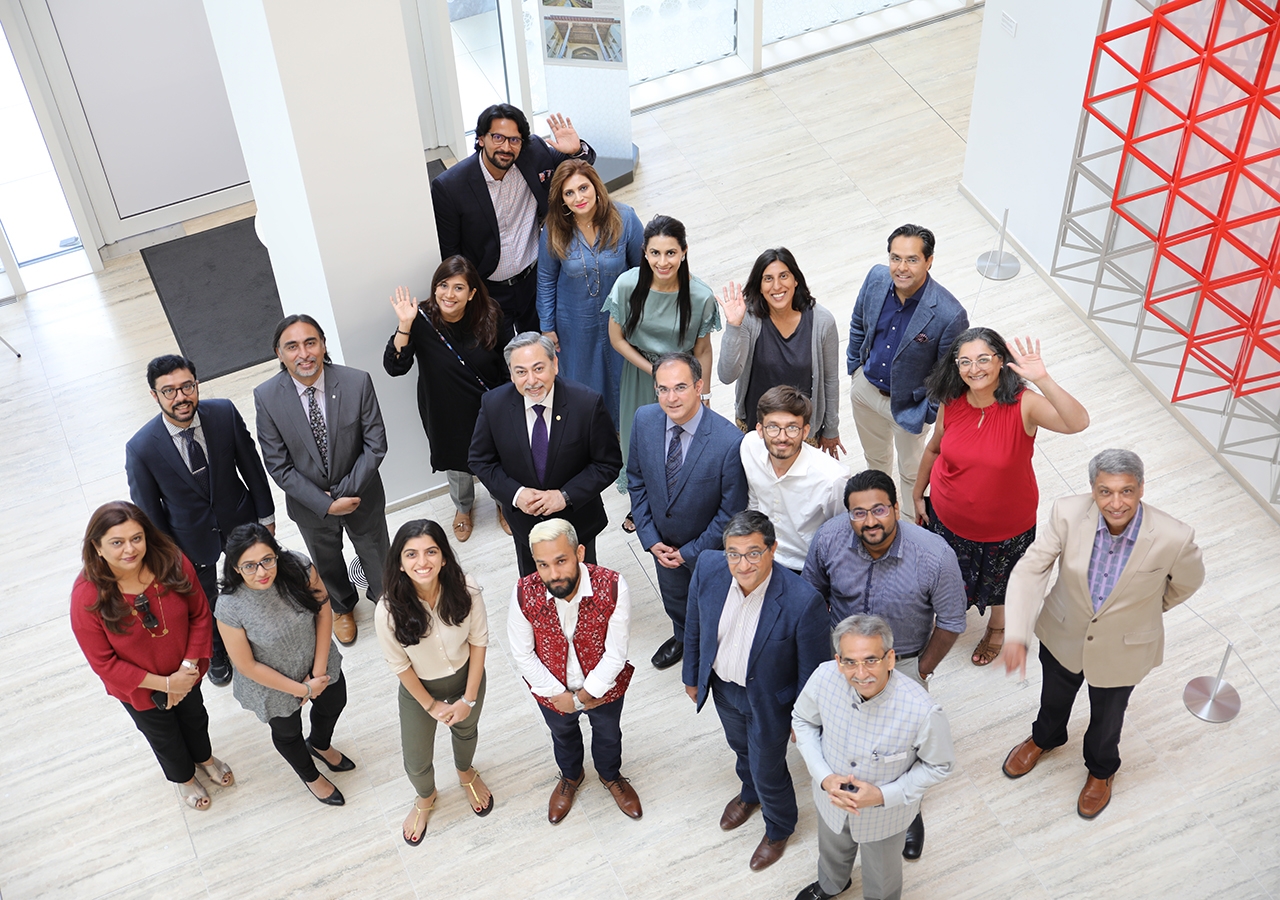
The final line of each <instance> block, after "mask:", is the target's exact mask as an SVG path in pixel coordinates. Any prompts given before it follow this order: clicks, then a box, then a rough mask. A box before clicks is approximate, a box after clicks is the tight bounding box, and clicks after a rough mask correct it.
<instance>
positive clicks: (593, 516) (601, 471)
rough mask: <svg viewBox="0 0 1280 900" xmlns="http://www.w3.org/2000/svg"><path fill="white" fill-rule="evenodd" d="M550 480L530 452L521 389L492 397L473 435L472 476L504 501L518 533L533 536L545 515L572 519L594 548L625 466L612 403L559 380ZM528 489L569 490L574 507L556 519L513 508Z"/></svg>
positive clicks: (553, 409)
mask: <svg viewBox="0 0 1280 900" xmlns="http://www.w3.org/2000/svg"><path fill="white" fill-rule="evenodd" d="M550 415H551V422H550V423H549V424H550V425H551V432H550V435H549V443H548V444H547V471H546V477H545V478H544V479H543V480H542V481H541V482H539V481H538V476H537V474H536V473H535V472H534V469H533V452H532V451H531V450H530V449H529V428H528V425H527V419H526V418H525V411H524V397H522V396H521V395H520V392H519V391H518V390H516V386H515V385H514V384H510V383H508V384H504V385H503V386H502V387H500V388H495V389H494V390H491V391H489V392H487V393H486V394H485V395H484V397H482V398H481V400H480V416H479V417H478V418H477V419H476V430H475V432H474V433H473V434H472V436H471V456H470V459H469V462H470V464H471V471H472V472H474V473H475V474H476V476H477V477H478V478H479V479H480V480H481V481H482V482H483V483H484V486H485V487H486V488H488V489H489V493H490V494H491V495H492V496H493V498H494V499H495V500H497V501H498V502H499V503H501V504H502V511H503V514H504V515H506V517H507V522H508V523H510V525H511V528H512V529H513V530H515V531H517V532H518V533H520V534H524V535H527V534H528V533H529V531H530V529H532V528H533V526H534V525H536V524H537V523H538V522H539V521H541V520H542V519H545V518H563V519H568V520H569V521H570V522H571V523H572V524H573V527H574V528H575V529H576V530H577V532H578V540H579V541H581V542H582V543H586V542H587V541H588V540H590V539H591V538H593V537H595V536H596V535H597V534H599V533H600V532H601V531H603V530H604V527H605V526H606V525H607V524H609V518H608V516H607V515H605V511H604V501H603V500H601V499H600V492H601V491H603V490H604V489H605V488H607V487H608V486H609V485H611V484H613V483H614V481H615V480H616V479H617V477H618V470H619V469H621V468H622V448H621V447H620V446H619V445H618V436H617V434H616V433H615V432H614V430H613V420H611V419H610V418H609V413H608V411H607V410H606V409H605V407H604V398H603V397H601V396H600V395H599V394H597V393H596V392H595V391H593V390H591V388H589V387H587V386H586V385H585V384H579V383H578V382H576V381H569V380H567V379H565V378H560V377H559V376H557V377H556V387H555V395H554V396H553V397H552V402H551V413H550ZM521 487H530V488H536V489H538V490H562V491H565V492H566V493H568V495H569V506H568V507H566V508H565V509H564V510H562V511H560V512H558V513H556V514H555V515H554V516H530V515H526V514H525V513H523V512H521V511H520V510H518V509H516V508H515V507H514V506H512V504H511V501H512V499H513V498H514V497H515V495H516V491H517V490H519V489H520V488H521Z"/></svg>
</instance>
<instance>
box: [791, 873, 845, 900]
mask: <svg viewBox="0 0 1280 900" xmlns="http://www.w3.org/2000/svg"><path fill="white" fill-rule="evenodd" d="M851 887H853V879H852V878H850V879H849V880H848V881H846V882H845V883H844V887H842V888H840V893H842V894H843V893H844V892H845V891H847V890H849V888H851ZM834 896H835V894H828V893H827V892H826V891H824V890H823V889H822V885H821V884H819V883H818V882H816V881H815V882H814V883H813V884H811V885H808V886H807V887H806V888H804V890H802V891H801V892H800V893H798V894H796V900H830V898H832V897H834Z"/></svg>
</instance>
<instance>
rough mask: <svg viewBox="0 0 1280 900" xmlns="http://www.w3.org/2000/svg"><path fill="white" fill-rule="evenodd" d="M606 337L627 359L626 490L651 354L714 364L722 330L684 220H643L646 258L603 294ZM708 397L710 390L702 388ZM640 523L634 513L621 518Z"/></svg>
mask: <svg viewBox="0 0 1280 900" xmlns="http://www.w3.org/2000/svg"><path fill="white" fill-rule="evenodd" d="M604 311H605V312H608V313H609V316H610V321H609V342H610V343H611V344H613V348H614V349H615V350H617V351H618V352H619V353H620V354H622V358H623V359H624V360H625V361H626V362H628V363H630V365H627V366H623V368H622V383H621V387H620V391H619V403H618V433H619V437H620V441H621V444H622V472H621V473H620V475H619V478H618V490H619V491H625V490H626V487H627V485H626V471H627V454H628V451H629V450H630V448H631V447H630V445H631V423H632V420H633V419H634V418H635V414H636V410H637V409H639V408H640V407H641V406H644V405H645V404H646V403H656V402H658V398H657V395H656V394H654V389H653V361H654V360H655V359H657V358H658V357H659V356H661V355H662V354H664V353H675V352H679V351H683V352H687V353H692V354H693V355H694V356H696V357H697V358H698V362H699V363H701V364H702V371H703V372H706V373H710V372H711V332H713V331H719V330H720V308H719V306H717V305H716V294H715V291H713V290H712V289H711V288H710V287H709V286H708V285H707V283H706V282H705V281H703V280H702V279H701V278H697V277H694V276H693V275H691V274H690V273H689V242H688V240H687V238H686V236H685V228H684V224H683V223H682V222H680V221H679V220H678V219H673V218H671V217H670V216H654V217H653V218H652V219H650V220H649V224H648V225H646V226H645V227H644V263H643V264H641V265H639V266H637V267H636V268H634V269H630V270H628V271H626V272H623V273H622V274H621V275H620V276H618V280H617V281H616V282H614V285H613V290H612V291H610V292H609V298H608V300H607V301H606V302H605V305H604ZM702 399H703V402H706V403H709V402H710V400H711V394H710V392H709V391H706V390H705V388H704V393H703V396H702ZM622 527H623V528H624V529H625V530H627V531H635V524H634V523H633V522H632V521H631V516H630V514H628V515H627V521H626V522H625V523H623V526H622Z"/></svg>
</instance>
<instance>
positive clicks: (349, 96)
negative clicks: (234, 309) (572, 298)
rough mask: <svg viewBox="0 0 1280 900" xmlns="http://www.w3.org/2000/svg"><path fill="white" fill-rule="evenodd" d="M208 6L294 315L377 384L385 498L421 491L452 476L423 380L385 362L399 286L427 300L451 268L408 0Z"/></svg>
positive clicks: (286, 0) (261, 229) (215, 0)
mask: <svg viewBox="0 0 1280 900" xmlns="http://www.w3.org/2000/svg"><path fill="white" fill-rule="evenodd" d="M205 13H206V15H207V16H208V19H209V28H210V31H211V32H212V33H213V40H214V45H215V47H216V49H217V53H218V62H219V65H220V66H221V68H222V76H223V80H224V81H225V83H226V87H227V96H228V98H229V99H230V101H231V110H232V114H233V115H234V117H235V123H236V129H237V130H238V132H239V135H240V145H241V148H242V150H243V151H244V158H245V164H246V165H247V167H248V170H249V178H250V181H251V183H252V185H253V193H254V198H255V199H256V201H257V204H258V217H259V220H258V234H259V236H260V237H261V238H262V240H263V243H264V244H265V245H266V247H267V250H268V251H269V252H270V254H271V265H272V268H273V269H274V270H275V276H276V283H277V285H278V286H279V289H280V299H281V301H282V304H283V306H284V311H285V313H286V314H291V313H302V312H305V313H309V314H310V315H312V316H314V317H315V318H316V319H317V320H318V321H319V322H320V323H321V324H322V325H323V326H324V329H325V333H326V336H327V338H328V345H329V352H330V354H331V355H332V357H333V359H334V361H335V362H339V363H342V364H344V365H348V366H354V367H356V368H359V369H364V370H366V371H368V372H370V373H371V374H372V375H373V380H374V384H375V386H376V388H377V392H378V400H379V402H380V403H381V406H382V414H383V418H384V419H385V420H386V424H387V440H388V443H389V445H390V450H389V451H388V453H387V458H386V460H385V461H384V462H383V465H382V477H383V480H384V481H385V482H386V488H387V498H388V500H389V501H390V502H395V501H396V500H397V499H403V498H406V497H410V496H413V495H415V494H418V493H420V492H422V491H424V490H426V489H427V488H429V487H430V486H432V485H434V484H438V483H440V482H441V481H442V480H443V477H442V476H439V475H433V474H432V473H431V470H430V466H429V464H428V459H429V457H428V449H427V441H426V436H425V435H424V434H423V432H422V425H421V420H420V419H419V417H418V409H417V399H416V396H417V395H416V377H417V373H416V370H415V372H414V373H413V374H412V375H410V376H406V377H403V378H398V379H394V380H393V379H391V378H389V377H388V376H387V375H386V373H385V372H384V371H383V369H382V353H383V348H384V346H385V344H386V341H387V338H388V337H389V336H390V335H391V333H392V331H394V330H395V324H396V319H395V315H394V314H393V312H392V309H391V303H390V299H389V298H390V296H391V293H392V291H393V290H394V288H395V286H396V285H398V284H407V285H409V286H410V288H411V289H412V290H413V291H414V293H415V294H416V295H417V296H418V297H422V296H424V295H425V293H426V291H427V289H428V287H429V284H428V282H429V280H430V278H431V273H432V272H433V271H434V269H435V266H436V265H437V264H438V263H439V261H440V254H439V244H438V243H437V240H436V231H435V220H434V218H433V216H432V211H431V195H430V186H429V183H428V178H427V169H426V163H425V161H424V158H423V152H422V132H421V128H420V125H419V121H418V109H417V101H416V98H415V95H414V85H413V76H412V72H411V68H410V63H409V51H408V44H407V41H406V33H405V20H404V15H403V13H402V9H401V3H400V0H362V2H360V3H350V2H345V0H308V2H306V3H301V2H296V0H205ZM415 37H416V36H415ZM269 339H270V335H263V340H264V341H268V340H269Z"/></svg>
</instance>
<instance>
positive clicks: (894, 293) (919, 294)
mask: <svg viewBox="0 0 1280 900" xmlns="http://www.w3.org/2000/svg"><path fill="white" fill-rule="evenodd" d="M932 277H933V276H932V275H926V276H924V284H922V285H920V290H918V291H916V292H915V293H914V294H912V295H911V296H910V297H908V298H907V299H906V300H902V301H899V300H898V290H897V288H895V287H894V285H893V279H892V278H890V279H889V294H888V297H887V299H889V300H892V301H894V302H895V303H897V304H898V306H899V307H903V306H906V305H907V304H909V303H919V302H920V301H921V300H922V299H924V292H925V291H926V290H928V288H929V280H930V279H931V278H932Z"/></svg>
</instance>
